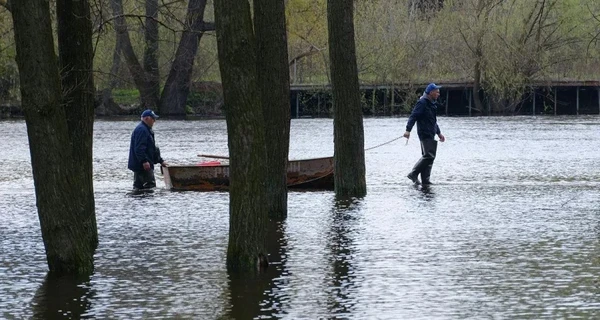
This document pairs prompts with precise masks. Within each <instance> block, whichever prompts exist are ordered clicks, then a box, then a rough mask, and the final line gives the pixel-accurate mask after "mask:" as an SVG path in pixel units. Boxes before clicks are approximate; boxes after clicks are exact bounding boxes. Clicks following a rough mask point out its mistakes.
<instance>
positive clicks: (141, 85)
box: [110, 0, 158, 109]
mask: <svg viewBox="0 0 600 320" xmlns="http://www.w3.org/2000/svg"><path fill="white" fill-rule="evenodd" d="M110 4H111V7H112V10H113V15H114V16H115V17H116V18H115V20H114V21H115V22H114V23H115V31H116V32H117V41H121V44H122V45H123V47H122V48H121V49H122V53H123V56H124V58H125V63H126V64H127V68H128V69H129V73H130V74H131V77H132V78H133V82H134V83H135V86H136V88H137V89H138V90H139V92H140V99H141V102H142V106H143V107H144V108H149V109H155V108H156V107H157V106H158V94H157V92H156V91H155V90H154V85H153V84H152V83H151V82H150V81H148V78H147V75H146V72H145V71H144V68H142V66H141V65H140V62H139V60H138V58H137V55H136V54H135V51H134V50H133V46H132V45H131V38H130V37H129V31H127V22H126V21H125V17H123V0H111V2H110Z"/></svg>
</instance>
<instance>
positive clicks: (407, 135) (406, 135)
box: [402, 131, 410, 139]
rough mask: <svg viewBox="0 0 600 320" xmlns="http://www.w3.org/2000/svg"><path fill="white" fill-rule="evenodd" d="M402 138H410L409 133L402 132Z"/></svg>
mask: <svg viewBox="0 0 600 320" xmlns="http://www.w3.org/2000/svg"><path fill="white" fill-rule="evenodd" d="M402 136H403V137H405V138H406V139H409V138H410V131H406V132H404V134H403V135H402Z"/></svg>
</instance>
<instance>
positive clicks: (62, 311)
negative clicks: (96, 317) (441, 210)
mask: <svg viewBox="0 0 600 320" xmlns="http://www.w3.org/2000/svg"><path fill="white" fill-rule="evenodd" d="M92 295H93V291H92V290H91V285H90V277H89V276H84V277H74V276H55V275H53V274H51V273H48V274H47V275H46V278H45V279H44V282H43V283H42V285H41V286H40V288H39V289H38V290H37V291H36V293H35V296H34V297H33V300H32V302H31V304H32V310H33V319H47V320H52V319H84V318H93V317H92V316H91V315H89V310H90V308H91V302H90V300H91V297H92Z"/></svg>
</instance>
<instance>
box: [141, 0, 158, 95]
mask: <svg viewBox="0 0 600 320" xmlns="http://www.w3.org/2000/svg"><path fill="white" fill-rule="evenodd" d="M144 35H145V40H146V50H144V71H145V72H146V82H147V85H148V90H150V91H151V92H152V95H153V96H154V97H156V98H157V99H158V97H160V77H159V73H158V0H146V25H145V26H144ZM157 102H158V101H157ZM157 106H158V105H157Z"/></svg>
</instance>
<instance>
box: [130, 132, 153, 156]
mask: <svg viewBox="0 0 600 320" xmlns="http://www.w3.org/2000/svg"><path fill="white" fill-rule="evenodd" d="M136 130H137V129H136ZM134 138H135V139H134V147H133V152H135V157H136V158H137V159H138V160H139V161H140V163H141V164H143V163H144V162H151V161H152V160H151V159H148V158H147V157H146V149H148V145H147V141H148V133H147V132H145V130H137V132H134Z"/></svg>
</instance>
